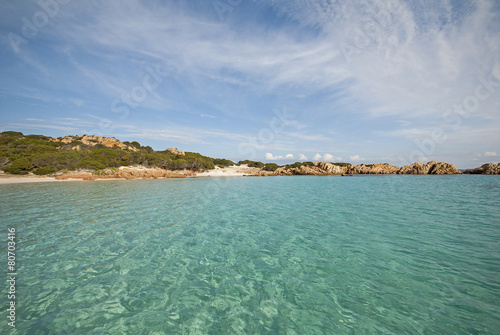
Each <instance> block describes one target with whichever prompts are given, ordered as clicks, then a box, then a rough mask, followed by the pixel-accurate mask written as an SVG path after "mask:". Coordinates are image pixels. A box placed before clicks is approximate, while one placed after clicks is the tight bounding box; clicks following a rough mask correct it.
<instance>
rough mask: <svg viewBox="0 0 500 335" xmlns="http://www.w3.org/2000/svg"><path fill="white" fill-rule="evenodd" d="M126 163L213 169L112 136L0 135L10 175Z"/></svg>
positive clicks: (1, 157)
mask: <svg viewBox="0 0 500 335" xmlns="http://www.w3.org/2000/svg"><path fill="white" fill-rule="evenodd" d="M215 161H216V162H217V160H215ZM231 163H232V162H231ZM129 165H142V166H145V167H157V168H161V169H166V170H191V171H202V170H206V169H213V168H214V159H213V158H210V157H207V156H203V155H201V154H199V153H195V152H183V151H181V150H177V149H175V148H169V149H166V150H163V151H154V150H153V149H152V148H151V147H149V146H142V145H141V144H140V143H138V142H121V141H119V140H117V139H116V138H113V137H101V136H88V135H77V136H64V137H59V138H52V137H48V136H43V135H24V134H23V133H20V132H14V131H5V132H3V133H1V134H0V169H1V170H4V171H5V172H8V173H12V174H21V175H22V174H28V173H30V172H33V173H34V174H37V175H48V174H53V173H56V172H65V171H74V170H81V169H89V170H102V169H108V168H118V167H121V166H129Z"/></svg>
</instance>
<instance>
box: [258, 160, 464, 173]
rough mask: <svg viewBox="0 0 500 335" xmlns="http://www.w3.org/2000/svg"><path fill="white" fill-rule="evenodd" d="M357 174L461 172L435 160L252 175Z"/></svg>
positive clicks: (324, 165)
mask: <svg viewBox="0 0 500 335" xmlns="http://www.w3.org/2000/svg"><path fill="white" fill-rule="evenodd" d="M359 174H412V175H426V174H430V175H444V174H462V172H461V171H460V170H458V169H457V168H456V167H455V165H453V164H450V163H443V162H441V163H438V162H436V161H431V162H428V163H427V164H423V163H413V164H411V165H406V166H403V167H401V168H400V167H397V166H394V165H390V164H373V165H364V164H361V165H352V164H346V165H344V166H340V165H336V164H334V163H325V162H316V163H314V164H313V165H307V166H306V165H302V166H300V167H294V168H290V169H286V168H284V167H280V168H278V169H276V170H275V171H265V170H259V171H256V172H254V173H252V175H254V176H292V175H313V176H329V175H334V176H335V175H341V176H342V175H343V176H350V175H359Z"/></svg>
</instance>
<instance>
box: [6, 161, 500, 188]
mask: <svg viewBox="0 0 500 335" xmlns="http://www.w3.org/2000/svg"><path fill="white" fill-rule="evenodd" d="M499 170H500V164H494V163H490V164H485V165H483V166H482V167H480V168H476V169H473V170H467V171H466V172H465V174H490V175H495V174H496V175H498V172H499ZM469 171H470V172H469ZM492 172H493V173H492ZM94 173H95V171H91V170H83V171H73V172H69V173H65V174H62V175H58V176H54V177H49V176H37V175H34V174H28V175H13V174H6V173H5V172H3V171H0V185H7V184H26V183H44V182H63V181H103V180H147V179H171V178H206V177H245V176H260V177H264V176H291V175H315V176H325V175H342V176H353V175H381V174H385V175H392V174H394V175H396V174H399V175H405V174H406V175H444V174H449V175H452V174H462V172H461V171H459V170H457V169H456V168H455V166H454V165H452V164H448V163H437V162H435V161H432V162H429V163H427V164H422V163H414V164H412V165H408V166H404V167H402V168H399V167H396V166H392V165H388V164H374V165H371V166H365V165H363V164H362V165H358V166H354V165H348V166H343V167H339V166H336V165H335V164H332V163H324V162H318V163H314V164H313V165H311V166H300V167H296V168H291V169H285V168H283V167H281V168H278V169H276V170H275V171H266V170H263V169H260V168H256V167H249V166H248V165H247V164H242V165H240V166H237V165H233V166H227V167H224V168H221V167H218V166H216V167H215V169H212V170H207V171H203V172H193V171H189V170H183V171H170V170H164V169H159V168H147V167H144V166H122V167H120V168H118V169H117V170H115V171H114V172H113V173H108V174H104V175H98V174H94Z"/></svg>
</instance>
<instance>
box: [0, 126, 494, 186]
mask: <svg viewBox="0 0 500 335" xmlns="http://www.w3.org/2000/svg"><path fill="white" fill-rule="evenodd" d="M0 170H1V171H2V174H3V175H4V176H5V175H18V176H22V175H38V176H51V177H54V178H55V179H58V180H65V179H84V180H95V179H115V178H118V179H149V178H183V177H194V176H211V175H215V176H219V175H220V176H224V175H246V176H289V175H343V176H351V175H360V174H411V175H444V174H461V173H462V172H461V171H460V170H458V169H457V168H456V167H455V165H453V164H450V163H444V162H436V161H431V162H428V163H426V164H423V163H418V162H417V163H413V164H411V165H407V166H403V167H397V166H394V165H390V164H386V163H384V164H360V165H353V164H350V163H328V162H314V163H313V162H296V163H293V164H286V165H282V166H280V165H278V164H276V163H262V162H256V161H250V160H245V161H239V162H237V163H235V162H233V161H231V160H228V159H224V158H211V157H208V156H204V155H201V154H199V153H195V152H184V151H182V150H179V149H176V148H167V149H165V150H163V151H155V150H153V149H152V148H151V147H149V146H142V145H141V144H140V143H138V142H135V141H134V142H121V141H119V140H118V139H116V138H113V137H101V136H89V135H76V136H64V137H58V138H52V137H48V136H44V135H24V134H23V133H21V132H15V131H4V132H2V133H0ZM210 171H211V172H210ZM463 173H465V174H496V175H498V174H500V163H499V164H495V163H489V164H485V165H483V166H481V167H478V168H475V169H469V170H466V171H464V172H463Z"/></svg>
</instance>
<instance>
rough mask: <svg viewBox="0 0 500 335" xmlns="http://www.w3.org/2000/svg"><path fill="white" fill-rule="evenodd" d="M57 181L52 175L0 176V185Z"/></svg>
mask: <svg viewBox="0 0 500 335" xmlns="http://www.w3.org/2000/svg"><path fill="white" fill-rule="evenodd" d="M53 181H59V180H56V178H54V177H32V176H26V177H10V176H9V177H4V176H1V177H0V185H4V184H24V183H45V182H53Z"/></svg>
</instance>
